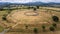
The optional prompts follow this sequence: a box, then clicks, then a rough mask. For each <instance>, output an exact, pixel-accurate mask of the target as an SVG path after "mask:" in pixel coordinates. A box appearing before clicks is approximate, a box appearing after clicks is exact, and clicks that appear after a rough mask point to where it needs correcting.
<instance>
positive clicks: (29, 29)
mask: <svg viewBox="0 0 60 34" xmlns="http://www.w3.org/2000/svg"><path fill="white" fill-rule="evenodd" d="M0 33H1V34H60V8H56V7H41V6H32V8H30V7H28V6H21V8H19V7H18V8H17V9H3V10H2V9H1V10H0Z"/></svg>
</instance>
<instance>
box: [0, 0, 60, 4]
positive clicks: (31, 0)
mask: <svg viewBox="0 0 60 34" xmlns="http://www.w3.org/2000/svg"><path fill="white" fill-rule="evenodd" d="M36 1H40V2H57V3H60V0H0V2H13V3H15V2H16V3H27V2H36Z"/></svg>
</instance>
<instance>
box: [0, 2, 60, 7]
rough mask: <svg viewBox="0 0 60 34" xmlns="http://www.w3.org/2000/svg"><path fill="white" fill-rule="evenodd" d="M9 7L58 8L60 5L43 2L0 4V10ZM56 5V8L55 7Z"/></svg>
mask: <svg viewBox="0 0 60 34" xmlns="http://www.w3.org/2000/svg"><path fill="white" fill-rule="evenodd" d="M10 5H25V6H51V7H60V3H54V2H49V3H44V2H29V3H10V2H0V8H2V7H8V6H10ZM55 5H56V6H55ZM58 5H59V6H58Z"/></svg>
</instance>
